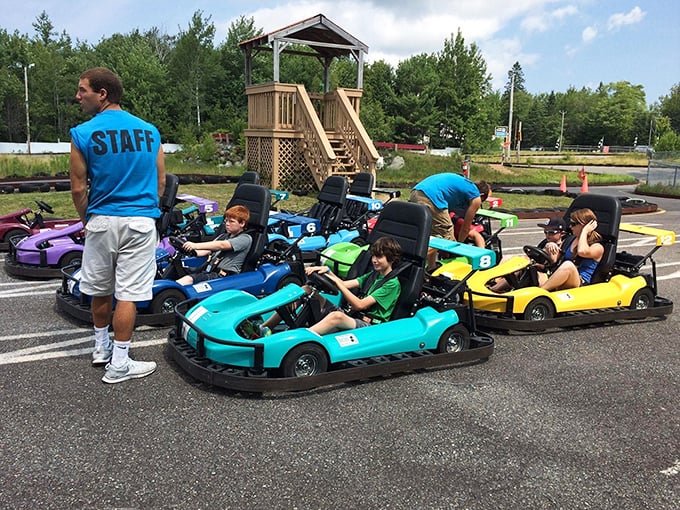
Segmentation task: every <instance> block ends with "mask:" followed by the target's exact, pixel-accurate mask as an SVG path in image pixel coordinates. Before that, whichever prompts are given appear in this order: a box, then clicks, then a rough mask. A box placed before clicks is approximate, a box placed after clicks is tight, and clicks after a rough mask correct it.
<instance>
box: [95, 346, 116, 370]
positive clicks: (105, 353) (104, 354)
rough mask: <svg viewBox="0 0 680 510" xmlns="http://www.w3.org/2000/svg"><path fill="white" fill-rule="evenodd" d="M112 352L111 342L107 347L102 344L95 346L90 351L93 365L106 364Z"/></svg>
mask: <svg viewBox="0 0 680 510" xmlns="http://www.w3.org/2000/svg"><path fill="white" fill-rule="evenodd" d="M112 354H113V343H111V345H110V346H109V348H108V349H107V348H106V347H104V346H103V345H100V346H99V347H95V349H94V351H92V365H94V366H99V365H106V364H107V363H108V362H109V361H111V355H112Z"/></svg>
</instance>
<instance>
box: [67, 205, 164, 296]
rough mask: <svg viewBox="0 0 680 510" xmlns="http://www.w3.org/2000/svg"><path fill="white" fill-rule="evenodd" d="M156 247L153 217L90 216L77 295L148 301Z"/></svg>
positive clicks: (153, 276)
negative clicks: (81, 293) (79, 291)
mask: <svg viewBox="0 0 680 510" xmlns="http://www.w3.org/2000/svg"><path fill="white" fill-rule="evenodd" d="M157 245H158V234H157V233H156V221H155V220H154V219H153V218H145V217H139V216H133V217H129V216H127V217H126V216H101V215H94V216H92V217H91V218H90V219H89V221H88V222H87V225H85V248H84V251H83V261H82V266H81V272H80V274H81V280H80V290H81V292H83V293H85V294H87V295H89V296H111V295H113V296H115V298H116V299H117V300H119V301H148V300H150V299H151V298H152V297H153V295H152V286H153V280H154V278H155V276H156V246H157Z"/></svg>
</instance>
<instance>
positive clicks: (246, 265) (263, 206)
mask: <svg viewBox="0 0 680 510" xmlns="http://www.w3.org/2000/svg"><path fill="white" fill-rule="evenodd" d="M235 205H243V206H245V207H247V208H248V210H249V211H250V220H249V221H248V224H247V225H246V232H248V234H250V237H252V239H253V242H252V244H251V245H250V251H248V255H246V259H245V260H244V262H243V267H242V268H241V272H246V271H254V270H255V268H257V264H258V261H259V260H260V257H261V256H262V253H263V252H264V247H265V245H266V244H267V221H268V220H269V208H270V206H271V194H270V193H269V190H268V189H267V188H265V187H264V186H260V185H259V184H249V183H245V184H241V185H239V186H237V187H236V189H235V190H234V195H233V196H232V197H231V200H229V204H228V205H227V209H229V208H230V207H232V206H235Z"/></svg>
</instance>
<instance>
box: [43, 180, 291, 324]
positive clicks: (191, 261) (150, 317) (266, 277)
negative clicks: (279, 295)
mask: <svg viewBox="0 0 680 510" xmlns="http://www.w3.org/2000/svg"><path fill="white" fill-rule="evenodd" d="M270 202H271V195H270V192H269V190H268V189H267V188H265V187H264V186H260V185H256V184H241V185H239V186H238V187H237V188H236V190H235V191H234V195H233V196H232V198H231V200H230V201H229V205H228V206H227V207H231V206H234V205H244V206H246V207H247V208H248V210H249V211H250V221H249V223H248V225H247V229H246V231H247V232H248V233H249V234H250V235H251V237H252V239H253V242H252V245H251V248H250V251H249V252H248V255H247V256H246V260H245V262H244V264H243V267H242V269H241V272H240V273H239V274H235V275H230V276H224V277H221V278H216V279H214V280H210V281H205V282H198V283H195V284H192V285H181V284H179V283H177V282H176V281H175V280H176V279H177V278H179V277H181V276H183V275H184V274H188V273H191V272H196V271H200V270H202V269H204V268H205V264H206V263H207V261H205V258H200V257H192V256H185V255H190V254H183V253H181V247H182V244H183V241H182V240H179V239H176V238H174V237H171V238H170V240H171V242H172V243H173V245H174V247H175V249H177V250H178V251H177V252H176V253H175V254H174V255H173V256H172V257H171V259H170V260H169V261H167V262H166V266H165V267H164V268H162V269H161V268H159V276H158V277H157V278H156V279H155V280H154V283H153V297H152V298H151V300H148V301H140V302H138V303H137V317H136V324H137V325H141V324H147V325H157V326H158V325H169V324H171V323H172V321H173V310H174V307H175V305H176V304H177V303H179V302H181V301H185V300H187V299H196V300H200V299H203V298H205V297H208V296H211V295H213V294H215V293H217V292H220V291H223V290H227V289H239V290H243V291H245V292H248V293H251V294H253V295H256V296H263V295H267V294H271V293H273V292H275V291H276V290H278V289H281V288H282V287H284V286H286V285H288V284H289V283H298V284H300V283H302V278H303V277H304V267H303V262H302V257H301V255H300V254H299V251H297V250H296V246H295V245H289V244H287V243H269V245H266V241H267V234H266V226H267V218H268V216H269V206H270ZM62 275H63V278H62V285H61V287H60V288H59V289H58V290H57V298H56V299H57V309H58V310H60V311H62V312H64V313H65V314H67V315H69V316H71V317H74V318H76V319H78V320H80V321H84V322H91V321H92V317H91V312H90V297H89V296H87V295H85V294H83V293H81V292H80V270H79V269H75V268H73V267H69V268H64V270H62Z"/></svg>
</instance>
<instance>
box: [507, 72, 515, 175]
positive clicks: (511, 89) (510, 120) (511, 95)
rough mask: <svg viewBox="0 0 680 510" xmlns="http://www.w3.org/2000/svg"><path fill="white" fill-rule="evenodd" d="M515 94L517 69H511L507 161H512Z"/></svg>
mask: <svg viewBox="0 0 680 510" xmlns="http://www.w3.org/2000/svg"><path fill="white" fill-rule="evenodd" d="M514 94H515V71H510V113H509V114H508V139H507V144H508V147H507V149H508V156H507V158H505V160H506V161H507V162H510V154H511V151H512V148H511V147H510V146H511V145H512V102H513V100H514Z"/></svg>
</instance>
